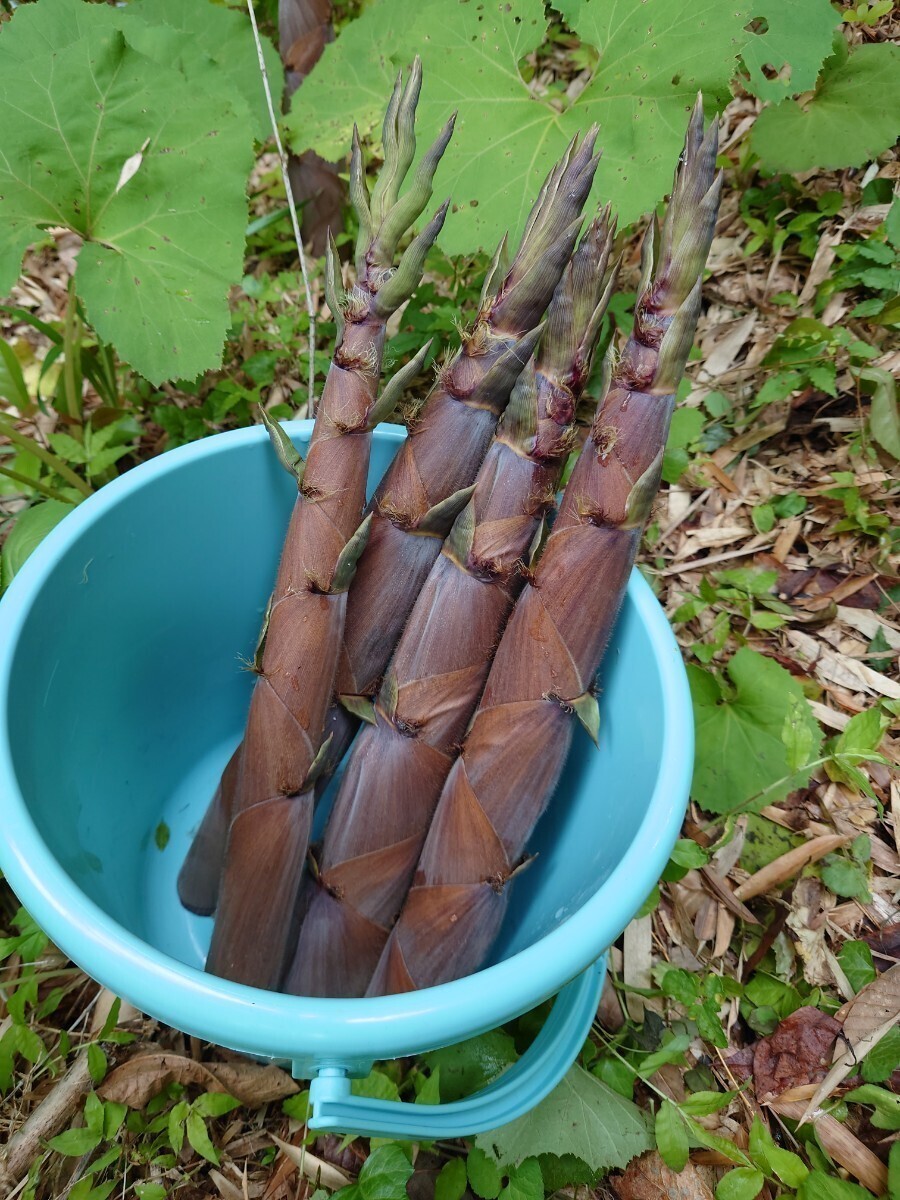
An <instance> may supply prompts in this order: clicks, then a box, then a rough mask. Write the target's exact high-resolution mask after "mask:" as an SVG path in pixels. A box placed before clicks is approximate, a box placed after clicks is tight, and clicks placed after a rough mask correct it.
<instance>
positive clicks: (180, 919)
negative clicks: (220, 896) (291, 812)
mask: <svg viewBox="0 0 900 1200" xmlns="http://www.w3.org/2000/svg"><path fill="white" fill-rule="evenodd" d="M398 432H399V431H398ZM398 444H399V443H398V441H397V440H395V439H394V438H390V439H387V438H386V439H384V440H381V439H378V440H376V441H375V442H374V444H373V459H372V471H371V481H374V480H375V479H377V478H379V477H380V476H381V474H382V473H383V471H384V470H385V468H386V467H387V465H388V462H389V460H390V458H391V456H392V455H393V453H394V452H395V450H396V448H397V445H398ZM371 481H370V482H371ZM295 494H296V492H295V485H294V484H293V482H292V480H291V479H290V477H289V476H288V475H287V474H286V473H285V472H284V471H282V470H281V468H280V467H278V465H277V464H276V462H275V460H274V455H273V454H272V452H271V450H270V448H269V446H268V442H267V441H265V440H263V439H260V440H259V441H257V442H253V443H247V442H246V441H245V440H243V439H240V438H238V439H235V442H234V443H231V444H229V440H228V439H227V438H226V439H223V440H222V442H221V443H220V444H219V446H218V447H217V449H216V452H215V453H213V454H209V455H206V456H201V457H197V458H194V459H190V460H187V461H184V462H183V463H180V464H179V465H177V466H175V465H174V464H173V468H172V469H170V470H169V471H167V472H165V473H162V474H160V475H157V476H156V477H155V478H154V479H153V481H152V482H150V483H148V484H147V485H145V486H144V487H142V488H139V489H137V490H136V491H134V492H132V493H130V494H129V495H127V496H126V497H123V498H122V500H121V501H120V502H119V503H118V504H116V505H114V506H112V507H110V508H108V509H106V510H104V512H103V513H102V514H101V515H100V516H99V518H98V519H97V520H96V521H95V522H94V523H93V524H92V525H91V526H90V527H89V528H88V529H86V530H85V531H84V532H83V533H82V534H81V536H80V537H79V538H78V540H77V541H76V542H74V543H73V544H72V545H70V546H69V548H68V550H67V551H66V552H65V554H64V556H63V558H62V559H61V561H60V563H59V564H58V566H57V568H56V570H55V571H54V572H53V574H52V578H51V580H50V581H49V582H48V584H47V585H46V586H45V587H44V588H43V589H42V590H41V592H40V594H39V595H38V597H37V599H36V601H35V603H34V605H33V607H32V609H31V611H30V613H29V615H28V618H27V621H26V625H25V628H24V629H23V633H22V637H21V639H20V641H19V644H18V648H17V653H16V658H15V662H14V664H13V672H12V679H11V695H12V698H13V705H12V717H11V730H10V735H11V738H10V740H11V744H12V746H13V748H14V749H13V754H14V762H15V768H16V771H17V775H18V778H19V781H20V784H21V787H22V791H23V793H24V795H25V797H26V800H27V803H28V807H29V811H30V813H31V816H32V818H33V820H34V821H35V824H36V825H37V827H38V829H39V832H40V834H41V836H42V837H43V839H44V840H45V841H46V843H47V845H48V847H49V849H50V850H51V852H52V853H53V855H54V856H55V858H56V859H57V860H58V861H59V863H60V864H61V865H62V866H63V867H64V869H65V870H66V871H67V872H68V874H69V875H70V876H71V878H72V879H73V880H74V882H75V883H76V884H77V885H78V886H79V887H80V888H81V889H82V890H83V891H84V892H85V893H86V894H87V895H88V896H89V897H90V898H91V899H92V900H93V901H94V902H95V903H96V904H97V905H98V906H100V907H101V908H102V909H104V910H105V911H106V912H107V913H108V914H109V915H110V916H111V917H112V918H114V919H115V920H116V921H117V922H119V923H120V924H121V925H123V926H125V927H126V928H127V929H129V930H130V931H131V932H132V933H134V934H135V935H137V936H138V937H140V938H142V939H144V940H146V941H148V942H150V943H151V944H153V945H154V946H156V947H157V948H158V949H159V950H162V951H164V952H165V953H168V954H171V955H173V956H174V957H175V958H178V959H180V960H181V961H183V962H186V963H189V964H190V965H193V966H202V963H203V959H204V956H205V950H206V945H207V944H208V939H209V934H210V931H211V926H212V922H211V920H208V919H207V920H204V919H201V918H196V917H192V916H190V915H189V914H188V913H186V912H185V910H184V909H183V908H182V907H181V905H180V904H179V902H178V899H177V895H176V892H175V879H176V877H177V873H178V869H179V867H180V865H181V862H182V860H183V858H184V854H185V852H186V850H187V847H188V845H189V843H190V838H191V835H192V833H193V831H194V830H195V829H196V827H197V825H198V823H199V821H200V818H201V816H202V814H203V812H204V810H205V808H206V805H207V803H208V801H209V797H210V796H211V795H212V792H213V790H214V788H215V784H216V782H217V779H218V776H219V773H220V772H221V769H222V767H223V766H224V764H225V762H226V761H227V758H228V756H229V754H230V753H231V750H232V749H233V748H234V746H235V745H236V744H237V742H238V740H239V738H240V735H241V731H242V729H243V724H244V718H245V715H246V710H247V704H248V702H249V695H250V690H251V688H252V683H253V676H252V675H251V674H250V673H249V672H248V671H247V670H245V669H244V666H243V664H242V659H243V660H244V661H246V660H247V659H249V658H251V657H252V654H253V649H254V645H255V642H256V637H257V634H258V631H259V625H260V621H261V619H262V614H263V610H264V607H265V602H266V599H267V594H268V591H267V589H268V588H269V587H270V586H271V583H272V582H273V581H274V576H275V571H276V568H277V563H278V556H279V552H280V548H281V542H282V539H283V536H284V531H285V528H286V526H287V522H288V519H289V516H290V512H291V507H292V505H293V502H294V496H295ZM602 680H603V693H602V695H601V700H600V704H601V714H602V726H601V749H600V751H599V752H598V751H597V750H596V749H595V748H594V747H593V745H592V744H591V743H590V742H589V740H588V738H587V736H586V735H581V734H580V733H578V734H576V737H575V742H574V746H573V750H572V753H571V754H570V758H569V762H568V765H567V768H566V771H565V774H564V776H563V779H562V781H561V783H560V786H559V788H558V791H557V796H556V798H555V801H554V803H553V804H551V807H550V811H549V812H548V814H547V816H546V817H545V818H544V820H543V822H542V823H541V825H540V827H539V829H538V831H537V834H536V836H535V838H534V839H533V842H532V846H531V847H530V849H531V850H532V852H534V853H536V855H537V857H536V859H535V860H534V862H533V863H532V864H531V866H530V867H529V868H528V870H526V871H525V872H523V874H522V875H521V876H520V877H519V879H518V880H517V882H516V885H515V889H514V891H513V893H512V901H511V904H510V911H509V917H508V920H507V922H506V926H505V928H504V931H503V934H502V936H501V939H500V942H499V944H498V946H497V949H496V952H495V957H503V956H505V955H507V954H510V953H513V952H515V951H517V950H520V949H522V948H523V947H525V946H527V945H529V944H531V943H532V942H533V941H535V940H536V939H537V938H539V937H541V936H543V935H544V934H545V933H547V932H548V931H549V930H550V929H552V928H554V927H555V926H556V925H558V924H559V922H560V921H561V920H562V919H563V918H564V917H565V916H567V915H568V914H569V913H571V912H573V911H575V910H576V909H577V908H578V907H580V905H581V904H583V903H584V901H585V900H586V899H587V898H588V897H589V896H591V895H592V894H593V893H594V892H595V891H596V890H597V888H598V887H599V886H600V885H601V884H602V882H603V880H604V879H605V878H606V877H607V875H608V874H609V873H610V871H611V870H612V869H613V868H614V866H615V865H616V863H617V862H618V860H619V859H620V858H621V856H622V854H623V853H624V851H625V850H626V848H627V847H628V846H629V845H630V843H631V842H632V841H633V839H634V836H635V833H636V830H637V828H638V826H639V824H640V821H641V819H642V817H643V814H644V812H645V810H646V806H647V803H648V802H649V799H650V795H651V793H652V791H653V788H654V785H655V782H656V778H657V773H658V770H659V753H660V744H661V737H660V729H661V727H662V724H663V720H664V713H663V711H662V688H661V681H660V678H659V672H658V669H657V667H656V664H655V658H654V655H653V653H652V649H651V646H650V641H649V638H648V636H647V634H646V632H645V630H644V629H643V627H642V625H641V623H640V621H639V620H638V619H637V616H636V614H635V612H634V610H633V607H632V606H631V605H630V604H628V603H626V606H625V609H624V611H623V613H622V616H621V619H620V621H619V625H618V628H617V632H616V637H615V639H614V642H613V644H612V645H611V647H610V650H609V652H608V653H607V656H606V661H605V664H604V669H603V673H602ZM324 815H325V811H324V809H323V811H322V812H320V814H319V816H318V822H317V823H318V824H319V825H321V822H322V821H323V820H324Z"/></svg>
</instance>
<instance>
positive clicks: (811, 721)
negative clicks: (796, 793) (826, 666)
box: [688, 646, 822, 813]
mask: <svg viewBox="0 0 900 1200" xmlns="http://www.w3.org/2000/svg"><path fill="white" fill-rule="evenodd" d="M726 670H727V673H728V677H729V679H730V681H731V684H732V685H733V691H731V694H726V693H727V692H728V689H727V688H726V686H724V683H720V681H719V680H717V679H716V678H715V676H713V675H711V674H710V673H709V672H708V671H704V670H701V668H700V667H695V666H689V667H688V678H689V681H690V685H691V696H692V699H693V702H694V722H695V725H696V739H697V744H696V752H695V759H694V781H693V784H692V787H691V794H692V795H693V797H694V799H695V800H696V801H697V803H698V804H699V805H700V806H701V808H705V809H706V810H707V812H713V813H727V812H732V811H733V810H734V809H736V808H738V807H739V806H740V805H742V804H745V803H746V802H747V801H750V800H751V799H753V798H756V797H759V804H760V805H765V804H773V803H775V802H777V801H778V800H780V799H782V798H783V797H784V796H786V795H787V794H788V792H789V791H792V790H794V789H795V788H798V787H802V786H803V784H804V783H805V782H806V781H807V779H808V778H809V774H810V771H809V769H805V764H795V763H793V762H792V761H791V759H792V749H793V746H794V745H796V743H797V742H798V741H802V743H803V745H804V747H805V755H804V757H805V761H806V762H810V761H812V760H813V759H814V758H816V756H817V754H818V751H819V747H820V746H821V744H822V731H821V729H820V728H819V726H818V723H817V722H816V720H815V718H814V717H813V715H812V713H811V712H810V710H809V706H808V705H807V703H806V701H805V700H804V697H803V691H802V689H801V687H800V685H799V683H797V681H796V680H795V679H794V678H793V676H792V675H791V674H790V672H789V671H786V670H785V669H784V667H781V666H779V665H778V663H776V662H773V661H772V659H770V658H766V657H765V656H764V655H762V654H757V652H756V651H755V650H751V649H749V647H746V646H745V647H744V648H743V649H741V650H738V652H737V654H735V656H734V657H733V658H732V659H731V661H730V662H729V664H728V666H727V668H726ZM798 727H799V728H798Z"/></svg>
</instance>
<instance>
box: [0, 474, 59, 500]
mask: <svg viewBox="0 0 900 1200" xmlns="http://www.w3.org/2000/svg"><path fill="white" fill-rule="evenodd" d="M0 475H5V476H6V477H7V479H12V480H14V481H15V482H16V483H24V484H26V486H27V487H29V488H33V489H34V490H35V491H36V492H40V493H41V495H42V496H46V497H47V499H48V500H60V501H61V502H62V503H63V504H71V503H72V501H71V500H70V499H69V497H68V496H64V495H63V494H62V492H58V491H57V490H56V488H52V487H50V485H49V484H46V483H43V482H42V481H41V480H40V479H31V478H30V477H29V476H28V475H21V474H20V473H19V472H18V471H13V470H11V468H9V467H0Z"/></svg>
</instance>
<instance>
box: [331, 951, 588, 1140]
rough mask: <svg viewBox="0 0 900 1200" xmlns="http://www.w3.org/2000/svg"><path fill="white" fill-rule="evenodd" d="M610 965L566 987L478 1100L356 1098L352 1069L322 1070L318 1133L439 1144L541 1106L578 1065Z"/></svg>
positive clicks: (496, 1124) (478, 1096)
mask: <svg viewBox="0 0 900 1200" xmlns="http://www.w3.org/2000/svg"><path fill="white" fill-rule="evenodd" d="M605 968H606V958H605V956H604V957H603V958H600V959H598V961H597V962H596V963H593V964H592V965H591V966H590V967H588V969H587V970H586V971H584V972H583V973H582V974H581V975H579V976H578V977H577V978H576V979H574V980H572V982H571V983H569V984H567V985H566V986H565V987H564V988H563V989H562V991H561V992H560V993H559V995H558V996H557V998H556V1001H555V1003H554V1005H553V1008H552V1009H551V1010H550V1015H549V1016H548V1017H547V1020H546V1021H545V1022H544V1026H543V1028H542V1029H541V1031H540V1033H539V1034H538V1035H537V1037H536V1038H535V1039H534V1041H533V1042H532V1044H531V1045H530V1046H529V1048H528V1049H527V1050H526V1051H525V1053H524V1054H523V1055H522V1057H521V1058H520V1059H518V1061H517V1062H515V1063H513V1065H512V1066H511V1067H509V1068H508V1069H507V1070H506V1071H504V1073H503V1074H502V1075H501V1076H499V1078H497V1079H495V1080H494V1082H493V1083H490V1084H488V1085H487V1087H485V1088H483V1089H482V1091H480V1092H476V1093H475V1094H474V1095H473V1096H467V1097H466V1098H465V1099H463V1100H454V1101H453V1102H452V1103H449V1104H410V1103H407V1102H406V1101H403V1100H373V1099H371V1098H370V1097H368V1096H354V1095H352V1094H351V1092H350V1079H349V1078H348V1075H347V1070H346V1068H344V1067H341V1066H339V1065H335V1066H323V1067H320V1068H319V1073H318V1075H317V1076H316V1078H315V1079H313V1080H312V1082H311V1083H310V1087H309V1101H310V1116H309V1128H310V1129H311V1130H313V1131H315V1132H317V1133H356V1134H363V1135H365V1136H366V1137H388V1138H399V1139H401V1140H403V1141H436V1140H437V1139H443V1138H457V1137H467V1136H468V1135H470V1134H473V1133H483V1132H484V1131H485V1130H488V1129H497V1128H499V1127H500V1126H501V1125H507V1124H509V1122H510V1121H514V1120H515V1119H516V1118H517V1117H520V1116H521V1115H522V1114H523V1113H525V1112H528V1110H529V1109H531V1108H534V1106H535V1105H536V1104H538V1103H540V1101H541V1100H543V1099H544V1097H545V1096H546V1095H548V1094H549V1093H550V1092H551V1091H552V1090H553V1088H555V1087H556V1085H557V1084H558V1083H559V1081H560V1080H561V1079H562V1077H563V1076H564V1075H565V1074H566V1072H567V1071H568V1069H569V1067H570V1066H571V1065H572V1063H573V1062H574V1061H575V1058H576V1056H577V1054H578V1052H579V1050H580V1049H581V1047H582V1046H583V1045H584V1043H585V1040H586V1039H587V1036H588V1034H589V1032H590V1029H591V1024H592V1022H593V1020H594V1017H595V1015H596V1012H597V1006H598V1004H599V1003H600V992H601V990H602V986H603V978H604V975H605Z"/></svg>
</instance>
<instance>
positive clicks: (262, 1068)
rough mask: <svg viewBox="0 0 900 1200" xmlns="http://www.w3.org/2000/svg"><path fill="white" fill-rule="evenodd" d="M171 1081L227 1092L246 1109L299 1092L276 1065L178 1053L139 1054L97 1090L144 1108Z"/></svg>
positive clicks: (108, 1098)
mask: <svg viewBox="0 0 900 1200" xmlns="http://www.w3.org/2000/svg"><path fill="white" fill-rule="evenodd" d="M170 1083H180V1084H183V1085H184V1086H185V1087H187V1086H189V1085H194V1086H195V1087H199V1088H202V1089H203V1091H204V1092H227V1093H228V1095H230V1096H234V1097H235V1099H236V1100H240V1102H241V1104H244V1105H246V1107H247V1108H259V1106H260V1105H262V1104H267V1103H269V1102H270V1101H273V1100H283V1099H284V1098H285V1097H286V1096H291V1095H293V1094H294V1092H296V1091H298V1090H299V1088H298V1086H297V1084H296V1083H295V1082H294V1080H293V1079H291V1077H290V1075H288V1074H287V1073H286V1072H285V1071H282V1070H281V1069H280V1068H279V1067H275V1066H272V1065H271V1064H269V1065H263V1064H258V1063H251V1062H248V1063H243V1062H228V1063H206V1064H204V1063H199V1062H197V1061H196V1060H195V1059H193V1058H185V1057H184V1056H183V1055H180V1054H167V1053H165V1052H158V1053H152V1054H138V1055H136V1056H135V1057H134V1058H132V1059H129V1060H128V1062H126V1063H123V1064H122V1066H120V1067H116V1069H115V1070H114V1071H113V1072H111V1074H109V1075H108V1076H107V1077H106V1079H105V1080H104V1082H103V1084H102V1085H101V1087H100V1088H98V1091H99V1093H100V1095H101V1096H102V1097H103V1099H104V1100H115V1101H116V1102H117V1103H119V1104H127V1105H128V1107H129V1108H144V1106H145V1105H146V1104H148V1103H149V1102H150V1101H151V1100H152V1099H153V1097H154V1096H158V1095H159V1093H160V1092H161V1091H162V1090H163V1088H165V1087H168V1085H169V1084H170Z"/></svg>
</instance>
